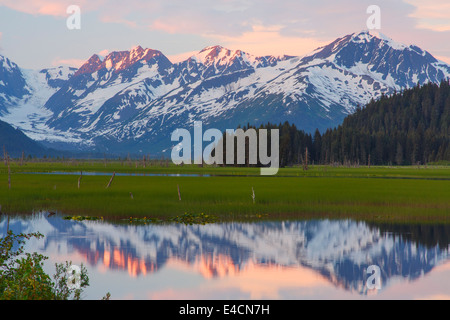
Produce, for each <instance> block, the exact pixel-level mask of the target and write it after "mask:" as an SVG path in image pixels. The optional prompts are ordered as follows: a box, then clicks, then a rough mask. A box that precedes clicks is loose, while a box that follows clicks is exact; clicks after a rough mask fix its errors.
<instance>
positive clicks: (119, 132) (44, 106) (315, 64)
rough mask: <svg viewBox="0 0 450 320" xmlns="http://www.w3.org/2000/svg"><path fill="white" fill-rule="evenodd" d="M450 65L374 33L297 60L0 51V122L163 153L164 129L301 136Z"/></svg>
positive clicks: (214, 53)
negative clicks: (263, 129) (72, 58)
mask: <svg viewBox="0 0 450 320" xmlns="http://www.w3.org/2000/svg"><path fill="white" fill-rule="evenodd" d="M449 77H450V66H449V65H448V64H445V63H444V62H441V61H439V60H437V59H436V58H434V57H433V56H432V55H431V54H430V53H428V52H426V51H424V50H422V49H420V48H419V47H417V46H414V45H409V46H407V45H403V44H399V43H397V42H395V41H393V40H391V39H389V38H388V37H386V36H384V35H382V34H380V33H377V32H373V31H362V32H359V33H353V34H350V35H346V36H344V37H341V38H339V39H336V40H335V41H333V42H331V43H330V44H328V45H326V46H323V47H321V48H318V49H316V50H315V51H313V52H312V53H310V54H308V55H306V56H304V57H293V56H254V55H251V54H249V53H246V52H243V51H241V50H229V49H226V48H224V47H221V46H212V47H207V48H205V49H203V50H201V51H200V52H198V53H197V54H195V55H193V56H191V57H190V58H188V59H187V60H185V61H182V62H178V63H172V62H171V61H170V60H169V59H168V58H167V57H166V56H165V55H164V54H163V53H161V52H160V51H157V50H153V49H144V48H142V47H140V46H137V47H134V48H133V49H131V50H129V51H116V52H111V53H110V54H108V55H107V56H106V57H100V56H99V55H97V54H94V55H92V56H91V57H90V58H89V59H88V60H87V61H86V62H85V63H84V64H83V65H82V66H81V67H80V68H78V69H76V68H69V67H56V68H49V69H43V70H39V71H34V70H24V69H22V68H20V67H19V66H17V65H16V64H15V63H14V62H12V61H10V60H9V59H8V58H6V57H1V56H0V119H2V120H4V121H6V122H8V123H10V124H13V125H14V126H16V127H18V128H20V129H21V130H23V131H24V132H25V133H26V134H27V135H28V136H30V137H31V138H33V139H35V140H39V141H41V142H42V143H44V144H45V145H47V146H52V147H54V148H60V149H70V150H91V151H97V152H106V153H115V154H120V153H133V154H139V153H142V154H148V153H151V154H152V155H157V154H159V155H161V154H166V155H170V150H171V147H172V146H173V145H174V144H176V143H175V142H171V141H170V137H171V133H172V132H173V131H174V130H175V129H177V128H186V129H191V128H192V126H193V123H194V121H202V122H203V127H204V128H205V129H206V128H211V127H213V128H218V129H220V130H225V129H227V128H236V127H237V126H239V125H246V124H247V123H250V124H252V125H256V126H259V125H261V124H265V123H267V122H271V123H281V122H285V121H289V122H290V123H292V124H295V125H296V126H297V127H298V128H300V129H303V130H305V131H306V132H314V130H315V129H316V128H318V129H319V130H320V131H322V132H323V131H325V130H326V129H327V128H333V127H336V126H337V125H339V124H341V123H342V121H343V119H344V118H345V117H346V116H347V115H349V114H352V113H353V112H354V111H355V110H356V109H357V107H358V106H364V105H366V104H367V103H368V102H370V101H371V100H372V99H374V100H376V99H378V98H380V97H381V96H383V95H390V94H392V93H394V92H398V91H402V90H404V89H406V88H411V87H414V86H416V85H417V84H424V83H429V82H434V83H439V82H441V81H442V80H445V79H448V78H449Z"/></svg>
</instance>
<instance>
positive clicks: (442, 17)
mask: <svg viewBox="0 0 450 320" xmlns="http://www.w3.org/2000/svg"><path fill="white" fill-rule="evenodd" d="M405 1H406V2H407V3H409V4H411V5H413V6H414V7H415V10H414V12H413V13H412V14H411V15H410V16H411V17H413V18H416V19H417V20H418V24H417V28H420V29H429V30H433V31H438V32H442V31H450V2H449V1H448V0H405Z"/></svg>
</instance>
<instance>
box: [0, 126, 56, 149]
mask: <svg viewBox="0 0 450 320" xmlns="http://www.w3.org/2000/svg"><path fill="white" fill-rule="evenodd" d="M0 147H1V148H2V152H3V148H4V149H5V150H6V151H7V152H8V154H9V155H10V156H12V157H18V156H20V155H21V154H22V152H23V153H24V154H25V155H26V156H28V155H37V156H42V155H44V154H46V152H47V150H46V149H45V148H44V147H43V146H42V145H41V144H39V143H37V142H36V141H34V140H31V139H30V138H28V137H27V136H26V135H25V134H24V133H23V132H22V131H20V130H18V129H15V128H13V127H12V126H11V125H9V124H7V123H6V122H3V121H0Z"/></svg>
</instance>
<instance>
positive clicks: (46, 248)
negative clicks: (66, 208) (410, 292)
mask: <svg viewBox="0 0 450 320" xmlns="http://www.w3.org/2000/svg"><path fill="white" fill-rule="evenodd" d="M7 227H9V228H10V229H11V230H13V231H14V232H16V233H19V232H24V233H27V232H35V231H39V232H41V233H42V234H44V235H45V237H44V238H43V239H41V240H32V241H30V242H29V243H28V244H27V247H26V249H27V251H38V252H40V253H42V254H44V255H46V256H49V257H50V259H49V260H50V261H51V262H52V263H54V262H55V261H56V262H62V261H65V260H71V261H73V262H74V263H83V264H84V265H86V267H87V269H88V273H89V276H90V279H91V281H90V282H91V287H94V286H95V291H96V292H97V291H98V292H102V293H103V294H104V293H105V292H107V291H110V292H111V293H112V296H113V297H114V294H115V295H116V297H117V298H121V297H124V298H134V299H142V298H144V299H147V298H174V297H176V298H189V299H195V298H220V299H222V298H227V299H228V298H236V299H240V298H251V299H253V298H274V299H279V298H293V299H296V298H299V297H305V294H307V292H311V295H310V296H308V295H307V297H315V298H327V297H329V293H327V294H320V293H317V290H318V288H321V289H320V290H322V289H324V288H327V290H328V291H329V290H330V288H332V289H333V290H334V293H333V294H337V292H339V293H347V294H350V295H349V296H348V297H350V298H352V297H353V298H354V297H367V296H368V295H371V294H377V295H379V296H381V297H382V296H383V292H384V291H387V290H388V288H389V287H392V286H395V285H396V284H398V283H399V282H400V283H409V282H411V281H413V280H416V279H417V280H418V279H421V278H423V277H424V276H425V275H427V274H429V273H431V271H432V270H434V269H436V267H437V266H439V265H441V266H440V268H441V269H442V268H443V269H445V270H446V269H449V270H450V266H449V263H448V261H449V254H448V252H449V250H448V249H449V242H448V241H449V237H448V235H449V234H450V227H448V226H442V225H441V226H421V227H417V226H408V225H397V226H388V225H374V224H367V223H364V222H356V221H352V220H332V221H330V220H308V221H284V222H255V223H236V222H234V223H220V224H209V225H183V224H163V225H127V224H113V223H109V222H100V221H83V222H77V221H68V220H64V219H62V218H61V217H58V216H53V217H49V218H48V217H47V216H46V215H44V214H37V215H33V216H30V217H25V216H23V217H10V219H9V225H8V221H7V219H6V217H4V216H3V217H2V218H1V221H0V234H1V235H4V234H5V233H6V229H7ZM371 265H376V266H378V267H379V268H380V271H381V283H382V288H381V290H379V291H377V290H375V289H372V290H368V289H367V286H366V281H367V278H368V276H370V274H368V273H367V268H368V267H369V266H371ZM447 266H449V267H447ZM438 270H439V269H438ZM49 273H52V269H51V268H50V267H49ZM133 279H134V280H133ZM146 281H149V283H150V282H151V283H152V285H150V284H148V286H147V284H146ZM125 282H126V284H124V283H125ZM448 282H449V281H448V280H447V284H448ZM155 283H157V285H155ZM219 283H220V286H219ZM133 286H134V287H133ZM218 286H219V287H220V288H219V287H218ZM447 287H448V286H447ZM115 288H116V289H115ZM300 289H301V290H300ZM432 289H433V288H430V290H432ZM88 290H91V289H90V288H88ZM88 290H87V291H88ZM92 290H94V289H92ZM114 290H116V291H115V292H114ZM127 290H128V291H127ZM202 290H203V291H202ZM205 290H206V291H208V290H214V292H215V294H216V295H215V296H211V295H208V294H206V293H205V292H206V291H205ZM299 290H300V291H301V292H300V291H299ZM308 290H309V291H308ZM311 290H312V291H311ZM320 290H319V291H320ZM336 290H337V291H336ZM439 290H440V291H439ZM439 290H438V292H436V294H437V295H441V296H442V295H444V296H445V295H448V296H445V297H450V290H447V291H446V292H442V290H441V289H439ZM322 291H323V290H322ZM328 291H327V292H328ZM139 292H141V293H139ZM280 292H281V293H280ZM102 293H99V294H98V295H97V294H96V293H95V294H94V293H93V292H91V293H89V298H93V299H96V298H99V297H101V296H102ZM91 295H93V296H92V297H91ZM118 295H120V297H118ZM183 295H185V296H183ZM327 295H328V296H327ZM336 297H337V298H340V296H339V295H337V296H336ZM398 298H401V297H398Z"/></svg>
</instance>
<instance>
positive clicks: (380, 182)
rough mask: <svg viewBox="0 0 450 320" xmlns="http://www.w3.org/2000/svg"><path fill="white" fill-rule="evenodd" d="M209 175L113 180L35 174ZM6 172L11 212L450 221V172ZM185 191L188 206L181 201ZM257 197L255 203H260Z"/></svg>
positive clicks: (4, 197)
mask: <svg viewBox="0 0 450 320" xmlns="http://www.w3.org/2000/svg"><path fill="white" fill-rule="evenodd" d="M80 170H83V171H84V172H87V171H95V172H113V171H114V172H117V173H118V172H123V173H148V174H152V173H168V174H204V175H211V176H207V177H205V176H204V177H198V176H179V177H173V176H131V175H130V176H118V175H116V176H115V178H114V180H113V182H112V184H111V186H110V187H109V188H106V185H107V184H108V182H109V180H110V176H109V175H106V176H89V175H83V177H82V179H81V185H80V188H79V189H78V178H79V176H78V175H48V174H47V175H45V174H26V173H27V172H35V173H36V172H51V171H64V172H79V171H80ZM7 172H8V171H7V168H6V167H4V166H1V167H0V205H1V211H2V212H3V213H7V214H19V213H20V214H23V213H25V214H27V213H32V212H36V211H39V210H45V211H47V210H48V211H55V212H58V213H61V214H64V215H89V216H102V217H104V218H110V219H115V218H127V217H130V216H132V217H157V218H161V219H164V218H169V217H174V216H176V215H180V214H184V213H205V214H212V215H216V216H218V217H219V218H220V219H221V220H226V221H228V220H255V219H256V220H257V219H299V218H302V219H303V218H307V219H309V218H330V219H334V218H351V219H356V220H365V221H380V222H406V221H407V222H420V223H426V222H430V223H434V222H439V223H444V222H445V223H446V222H450V167H448V166H440V167H438V166H427V167H425V166H421V167H417V166H416V167H371V168H368V167H361V168H346V167H332V166H310V168H309V170H307V171H304V170H302V168H298V167H295V168H282V169H280V171H279V172H278V174H277V175H276V176H260V175H259V169H258V168H245V167H241V168H229V167H227V168H220V167H217V168H215V167H199V166H194V165H192V166H183V167H181V166H174V165H170V166H168V167H166V166H160V165H153V166H146V167H145V168H144V167H143V166H142V165H141V164H139V163H137V162H136V163H135V162H133V163H132V164H130V163H128V165H127V164H124V163H123V162H107V163H106V162H105V163H103V162H101V161H97V162H93V161H91V162H89V161H85V162H81V161H77V162H73V161H72V162H70V163H62V162H61V163H58V162H56V163H52V162H47V163H26V164H23V165H20V164H18V163H13V164H12V165H11V189H9V188H8V173H7ZM178 186H179V188H180V193H181V201H180V200H179V198H178ZM252 188H253V190H254V192H255V202H253V198H252Z"/></svg>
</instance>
